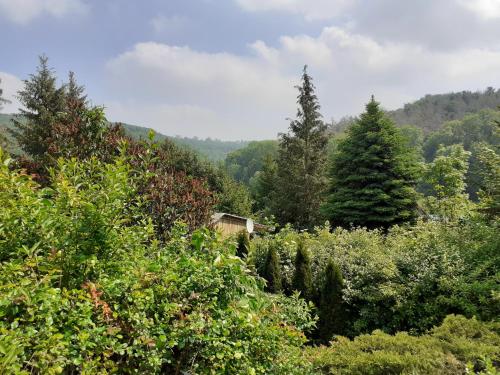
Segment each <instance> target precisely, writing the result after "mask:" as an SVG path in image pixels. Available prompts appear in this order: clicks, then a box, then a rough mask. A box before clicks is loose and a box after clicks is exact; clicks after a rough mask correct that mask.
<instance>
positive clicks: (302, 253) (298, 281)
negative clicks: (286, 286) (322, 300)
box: [293, 240, 312, 300]
mask: <svg viewBox="0 0 500 375" xmlns="http://www.w3.org/2000/svg"><path fill="white" fill-rule="evenodd" d="M293 289H294V290H297V291H299V292H300V294H301V296H302V297H303V298H304V299H306V300H310V299H311V298H312V276H311V257H310V256H309V252H308V251H307V249H306V246H305V242H304V240H299V244H298V246H297V253H296V255H295V273H294V274H293Z"/></svg>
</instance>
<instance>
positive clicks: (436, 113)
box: [330, 87, 500, 134]
mask: <svg viewBox="0 0 500 375" xmlns="http://www.w3.org/2000/svg"><path fill="white" fill-rule="evenodd" d="M383 104H384V103H382V105H383ZM499 106H500V89H497V90H495V89H494V88H492V87H488V88H487V89H486V90H484V91H474V92H473V91H462V92H451V93H447V94H436V95H426V96H424V97H423V98H421V99H418V100H416V101H414V102H412V103H408V104H405V105H404V106H403V107H402V108H399V109H396V110H393V111H386V112H387V114H388V115H389V117H391V118H392V119H393V120H394V122H396V124H397V125H399V126H402V125H413V126H415V127H417V128H420V129H422V130H423V131H424V133H425V134H428V133H430V132H433V131H436V130H438V129H439V128H440V127H441V125H443V124H444V123H445V122H447V121H452V120H460V119H462V118H463V117H464V116H466V115H467V114H470V113H477V112H479V111H480V110H482V109H497V108H498V107H499ZM354 120H355V117H352V116H347V117H345V118H342V119H341V120H339V121H338V122H334V123H333V124H332V125H331V127H330V129H331V131H332V132H334V133H335V132H342V131H344V130H345V129H346V128H347V127H348V126H349V124H350V123H352V122H353V121H354Z"/></svg>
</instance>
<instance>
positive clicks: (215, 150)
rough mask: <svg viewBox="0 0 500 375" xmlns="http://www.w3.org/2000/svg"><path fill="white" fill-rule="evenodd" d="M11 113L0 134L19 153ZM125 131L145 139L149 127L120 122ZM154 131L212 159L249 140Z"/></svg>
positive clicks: (1, 120) (0, 121) (1, 121)
mask: <svg viewBox="0 0 500 375" xmlns="http://www.w3.org/2000/svg"><path fill="white" fill-rule="evenodd" d="M13 117H14V116H13V115H9V114H0V134H4V135H5V136H6V137H7V138H8V140H9V144H10V150H11V151H12V152H14V153H19V152H20V149H19V148H18V147H17V145H15V141H14V140H13V139H12V138H11V137H10V136H9V134H8V132H7V128H9V127H12V121H11V120H12V118H13ZM122 125H123V127H124V128H125V131H126V133H127V134H128V135H130V136H131V137H132V138H134V139H147V138H148V133H149V131H150V128H146V127H142V126H136V125H130V124H122ZM155 133H156V140H157V141H163V140H164V139H165V138H169V139H171V140H172V141H174V143H175V144H177V145H178V146H186V147H188V148H190V149H192V150H194V151H197V152H198V153H199V154H200V156H202V157H204V158H206V159H208V160H210V161H213V162H217V161H221V160H224V158H225V157H226V155H227V154H229V153H230V152H232V151H235V150H238V149H240V148H243V147H245V146H246V145H247V144H248V143H249V142H247V141H221V140H219V139H212V138H206V139H201V138H198V137H193V138H189V137H180V136H168V137H167V136H166V135H163V134H161V133H158V132H155Z"/></svg>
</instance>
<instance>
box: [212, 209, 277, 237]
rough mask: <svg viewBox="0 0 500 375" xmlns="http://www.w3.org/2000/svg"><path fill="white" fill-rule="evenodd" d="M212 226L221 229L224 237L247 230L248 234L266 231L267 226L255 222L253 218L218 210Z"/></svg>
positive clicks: (213, 216)
mask: <svg viewBox="0 0 500 375" xmlns="http://www.w3.org/2000/svg"><path fill="white" fill-rule="evenodd" d="M212 226H213V227H214V228H215V229H216V230H218V231H220V232H221V233H222V235H223V236H224V237H228V236H231V235H232V234H236V233H240V232H242V231H246V232H247V233H248V234H252V233H254V232H261V231H266V230H267V227H266V226H265V225H262V224H257V223H254V222H253V220H252V219H250V218H246V217H242V216H236V215H232V214H227V213H223V212H218V213H215V214H213V215H212Z"/></svg>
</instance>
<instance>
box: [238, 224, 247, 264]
mask: <svg viewBox="0 0 500 375" xmlns="http://www.w3.org/2000/svg"><path fill="white" fill-rule="evenodd" d="M249 250H250V237H249V236H248V233H247V231H244V230H243V231H241V232H240V233H238V237H237V247H236V255H237V256H239V257H240V258H246V256H247V255H248V251H249Z"/></svg>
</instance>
